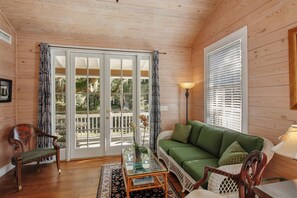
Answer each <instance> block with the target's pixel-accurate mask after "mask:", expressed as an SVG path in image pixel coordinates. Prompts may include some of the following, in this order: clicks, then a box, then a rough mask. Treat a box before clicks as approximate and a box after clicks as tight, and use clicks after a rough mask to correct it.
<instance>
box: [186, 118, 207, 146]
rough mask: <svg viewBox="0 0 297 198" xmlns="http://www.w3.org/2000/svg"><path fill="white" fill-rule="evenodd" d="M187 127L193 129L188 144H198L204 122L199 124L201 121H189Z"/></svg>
mask: <svg viewBox="0 0 297 198" xmlns="http://www.w3.org/2000/svg"><path fill="white" fill-rule="evenodd" d="M187 125H191V126H192V129H191V132H190V136H189V138H188V142H189V143H191V144H196V142H197V139H198V137H199V134H200V132H201V129H202V127H203V126H204V123H203V122H199V121H191V120H189V121H188V122H187Z"/></svg>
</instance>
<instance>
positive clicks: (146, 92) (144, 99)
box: [140, 59, 150, 145]
mask: <svg viewBox="0 0 297 198" xmlns="http://www.w3.org/2000/svg"><path fill="white" fill-rule="evenodd" d="M149 68H150V61H149V59H147V60H140V93H141V94H140V114H142V115H145V116H147V118H148V124H149V123H150V122H149V104H150V97H149V96H150V78H149ZM140 127H141V129H140V131H141V143H144V144H145V145H148V143H149V139H150V138H149V130H150V128H149V126H148V127H146V128H145V127H144V126H140Z"/></svg>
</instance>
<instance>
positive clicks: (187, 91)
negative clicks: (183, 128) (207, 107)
mask: <svg viewBox="0 0 297 198" xmlns="http://www.w3.org/2000/svg"><path fill="white" fill-rule="evenodd" d="M189 95H190V93H189V89H186V93H185V96H186V123H187V122H188V120H189V115H188V100H189Z"/></svg>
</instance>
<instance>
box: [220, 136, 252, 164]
mask: <svg viewBox="0 0 297 198" xmlns="http://www.w3.org/2000/svg"><path fill="white" fill-rule="evenodd" d="M247 155H248V153H247V152H246V151H245V150H244V149H243V148H242V147H241V146H240V144H239V143H238V142H237V141H235V142H233V143H232V144H231V145H230V146H229V147H228V148H227V149H226V150H225V152H224V153H223V155H222V157H221V158H220V160H219V165H220V166H225V165H230V164H240V163H242V162H243V160H244V159H245V158H246V156H247Z"/></svg>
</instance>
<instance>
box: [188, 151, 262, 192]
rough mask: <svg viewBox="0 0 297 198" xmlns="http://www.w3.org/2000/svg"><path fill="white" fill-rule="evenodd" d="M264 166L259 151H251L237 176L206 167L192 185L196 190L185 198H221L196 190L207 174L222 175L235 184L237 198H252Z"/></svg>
mask: <svg viewBox="0 0 297 198" xmlns="http://www.w3.org/2000/svg"><path fill="white" fill-rule="evenodd" d="M266 165H267V157H266V155H265V154H264V153H262V152H260V151H253V152H251V153H250V154H249V155H248V156H247V157H246V159H245V160H244V162H243V165H242V168H241V171H240V172H239V173H238V174H231V173H228V172H226V171H222V170H220V169H217V168H213V167H209V166H206V167H205V169H204V177H203V178H202V179H201V180H199V181H198V182H197V183H196V184H195V185H194V189H196V190H194V191H192V192H191V193H190V194H189V195H188V196H187V197H186V198H192V197H222V196H220V194H217V193H214V192H211V191H206V190H203V189H198V188H199V187H200V186H201V185H202V184H203V183H204V182H205V181H206V180H207V178H208V173H209V172H213V174H221V175H224V176H226V177H227V178H230V179H232V180H233V181H234V182H236V184H237V185H238V190H239V196H238V197H239V198H254V197H255V193H254V191H253V188H254V186H256V185H259V184H260V182H261V179H262V176H263V172H264V169H265V167H266ZM197 189H198V190H197Z"/></svg>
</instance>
